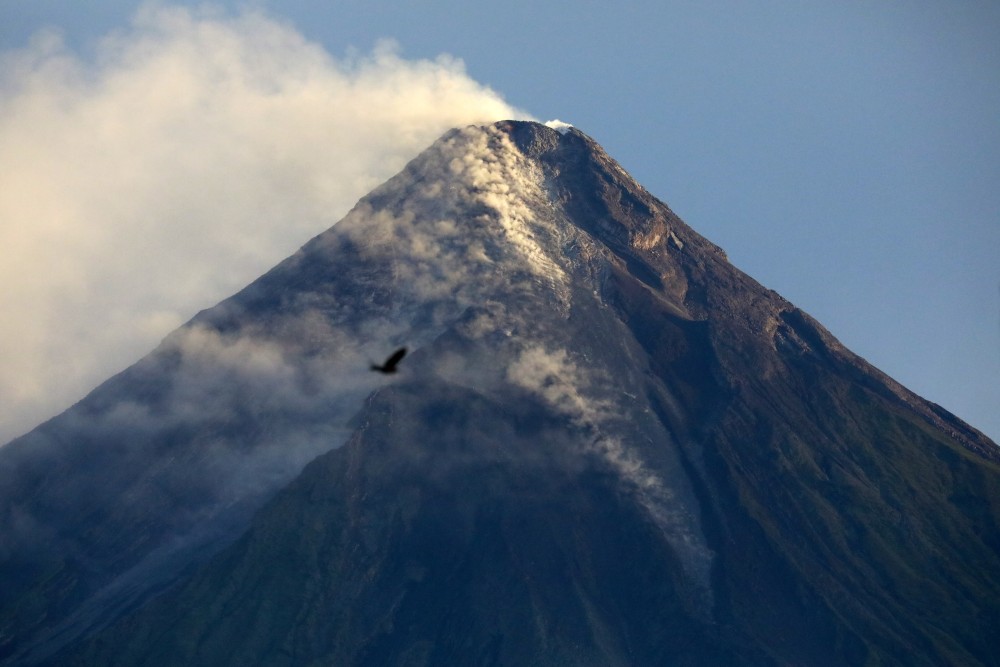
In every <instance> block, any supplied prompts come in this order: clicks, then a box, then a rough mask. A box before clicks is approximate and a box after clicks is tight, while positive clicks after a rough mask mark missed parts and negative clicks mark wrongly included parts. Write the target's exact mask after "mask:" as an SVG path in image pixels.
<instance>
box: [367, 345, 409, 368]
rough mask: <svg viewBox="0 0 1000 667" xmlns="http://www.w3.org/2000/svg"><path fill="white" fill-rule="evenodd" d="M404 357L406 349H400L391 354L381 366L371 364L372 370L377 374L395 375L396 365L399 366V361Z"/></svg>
mask: <svg viewBox="0 0 1000 667" xmlns="http://www.w3.org/2000/svg"><path fill="white" fill-rule="evenodd" d="M405 356H406V348H405V347H401V348H399V349H398V350H396V351H395V352H393V353H392V354H390V355H389V358H388V359H386V360H385V361H384V362H382V365H381V366H379V365H378V364H372V370H373V371H378V372H379V373H395V372H396V365H397V364H399V362H400V360H401V359H402V358H403V357H405Z"/></svg>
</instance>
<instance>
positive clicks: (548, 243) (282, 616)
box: [0, 121, 1000, 665]
mask: <svg viewBox="0 0 1000 667" xmlns="http://www.w3.org/2000/svg"><path fill="white" fill-rule="evenodd" d="M403 346H406V347H407V349H408V350H409V353H408V354H407V355H406V357H405V358H403V359H402V360H401V361H399V363H398V367H396V366H395V365H394V366H393V370H395V371H396V372H395V373H393V374H391V375H387V374H384V373H373V372H372V371H371V370H370V366H371V365H373V364H374V363H376V362H378V361H380V360H382V359H385V358H386V355H388V354H390V352H391V351H392V350H394V349H398V348H402V347H403ZM0 522H2V523H0V582H2V586H0V661H2V664H7V665H35V664H58V665H117V664H121V665H248V664H261V665H312V664H336V665H528V664H530V665H722V664H725V665H941V664H954V665H959V664H961V665H997V664H1000V650H998V648H1000V639H998V635H997V632H998V630H997V629H998V628H1000V450H998V449H997V446H996V445H995V444H994V443H993V442H991V441H990V440H988V439H987V438H986V437H985V436H984V435H982V434H981V433H979V432H978V431H976V430H975V429H974V428H972V427H970V426H968V425H967V424H965V423H963V422H962V421H960V420H959V419H957V418H956V417H954V416H953V415H951V414H949V413H948V412H947V411H946V410H944V409H942V408H941V407H939V406H937V405H934V404H932V403H930V402H928V401H926V400H923V399H922V398H920V397H918V396H916V395H914V394H913V393H912V392H910V391H908V390H907V389H905V388H904V387H902V386H900V385H899V384H898V383H897V382H895V381H893V380H892V379H891V378H889V377H887V376H886V375H885V374H883V373H881V372H879V371H878V370H877V369H875V368H873V367H872V366H871V365H869V364H868V363H867V362H865V361H864V360H863V359H861V358H859V357H858V356H857V355H855V354H853V353H851V352H850V351H849V350H847V349H845V348H844V346H843V345H841V344H840V343H839V342H838V341H837V340H836V339H835V338H834V337H833V336H832V335H831V334H830V333H829V332H827V331H826V330H825V329H824V328H823V327H822V326H821V325H820V324H819V323H817V322H816V321H815V320H813V319H812V318H811V317H810V316H809V315H807V314H806V313H804V312H802V311H801V310H799V309H798V308H796V307H795V306H793V305H792V304H790V303H789V302H787V301H786V300H785V299H783V298H782V297H781V296H779V295H778V294H776V293H774V292H773V291H770V290H768V289H766V288H764V287H762V286H761V285H759V284H758V283H756V282H755V281H754V280H753V279H751V278H750V277H748V276H747V275H745V274H743V273H742V272H740V271H739V270H738V269H736V268H735V267H733V266H732V265H731V264H730V263H729V262H728V261H727V259H726V256H725V254H724V253H723V252H722V250H720V249H719V248H718V247H716V246H714V245H713V244H712V243H710V242H709V241H707V240H706V239H704V238H702V237H701V236H699V235H698V234H697V233H696V232H694V231H693V230H692V229H691V228H690V227H688V226H687V225H686V224H684V223H683V222H682V221H681V220H680V219H679V218H678V217H677V216H676V215H675V214H674V213H673V212H672V211H671V210H670V209H669V208H668V207H667V206H666V205H665V204H664V203H663V202H661V201H659V200H658V199H656V198H655V197H653V196H652V195H650V194H649V193H648V192H647V191H646V190H644V189H643V188H642V187H641V186H640V185H638V184H637V183H636V182H635V181H634V180H633V179H632V178H631V177H629V176H628V174H627V173H626V172H625V171H624V170H623V169H622V168H621V167H620V166H619V165H618V164H617V163H616V162H615V161H614V160H612V159H611V158H610V157H608V155H606V154H605V152H604V151H603V150H602V149H601V148H600V147H599V146H598V145H597V144H596V143H595V142H594V141H593V140H591V139H590V138H589V137H587V136H586V135H585V134H583V133H582V132H579V131H578V130H576V129H567V128H561V129H560V130H559V131H557V130H555V129H552V128H549V127H546V126H544V125H540V124H536V123H530V122H513V121H505V122H501V123H497V124H495V125H491V126H486V127H469V128H465V129H458V130H453V131H451V132H449V133H447V134H446V135H444V136H443V137H442V138H441V139H439V140H438V141H437V142H436V143H434V144H433V145H432V146H431V147H429V148H428V149H427V150H426V151H425V152H423V153H422V154H421V155H419V156H418V157H417V158H415V159H414V160H413V161H412V162H411V163H410V164H409V165H408V166H407V167H406V168H405V169H404V170H403V171H402V172H401V173H400V174H398V175H397V176H395V177H394V178H392V179H391V180H389V181H388V182H386V183H385V184H384V185H382V186H380V187H379V188H377V189H376V190H374V191H373V192H372V193H371V194H369V195H368V196H366V197H365V198H363V199H362V200H361V201H360V202H359V203H358V204H357V206H356V207H355V208H354V209H353V210H352V211H351V212H350V213H349V214H348V215H347V216H346V217H345V218H344V219H343V220H342V221H341V222H339V223H338V224H337V225H335V226H334V227H332V228H331V229H330V230H328V231H326V232H324V233H322V234H320V235H319V236H317V237H316V238H314V239H313V240H312V241H310V242H309V243H307V244H306V245H305V246H304V247H303V248H302V249H301V250H300V251H299V252H297V253H296V254H295V255H293V256H292V257H290V258H288V259H287V260H285V261H284V262H282V263H281V264H279V265H278V266H277V267H275V268H274V269H273V270H271V271H270V272H268V273H267V274H265V275H264V276H262V277H261V278H260V279H258V280H257V281H255V282H254V283H252V284H251V285H249V286H248V287H247V288H245V289H244V290H242V291H241V292H239V293H238V294H236V295H235V296H233V297H231V298H230V299H227V300H226V301H223V302H222V303H220V304H219V305H217V306H215V307H213V308H211V309H208V310H206V311H203V312H202V313H200V314H198V315H197V316H196V317H195V318H194V319H193V320H192V321H191V322H189V323H188V324H187V325H185V326H184V327H182V328H181V329H179V330H178V331H176V332H174V333H173V334H171V335H170V336H168V337H167V338H166V339H165V340H164V341H163V343H162V344H161V345H160V346H159V347H158V348H157V349H156V350H155V351H153V352H152V353H151V354H150V355H149V356H148V357H146V358H144V359H142V360H141V361H139V362H138V363H137V364H136V365H134V366H132V367H131V368H129V369H127V370H126V371H124V372H123V373H121V374H120V375H118V376H116V377H114V378H112V379H111V380H109V381H108V382H106V383H105V384H103V385H102V386H100V387H98V388H97V389H96V390H94V391H93V392H92V393H91V394H90V395H89V396H87V397H86V398H85V399H83V400H82V401H81V402H80V403H78V404H77V405H75V406H74V407H73V408H71V409H70V410H68V411H67V412H65V413H63V414H62V415H59V416H57V417H55V418H54V419H52V420H50V421H48V422H47V423H45V424H43V425H41V426H39V427H38V428H37V429H35V430H34V431H32V432H31V433H29V434H27V435H26V436H24V437H22V438H20V439H18V440H16V441H14V442H12V443H11V444H9V445H7V446H5V447H3V448H2V449H0Z"/></svg>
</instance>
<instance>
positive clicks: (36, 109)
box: [0, 7, 525, 442]
mask: <svg viewBox="0 0 1000 667" xmlns="http://www.w3.org/2000/svg"><path fill="white" fill-rule="evenodd" d="M509 117H525V114H524V113H523V112H520V111H518V110H516V109H514V108H512V107H510V106H509V105H508V104H506V103H505V102H504V101H503V100H502V99H501V98H500V96H499V95H497V94H496V93H495V92H493V91H491V90H490V89H488V88H486V87H484V86H482V85H480V84H478V83H476V82H475V81H473V80H472V79H470V78H469V77H468V75H467V74H466V73H465V71H464V69H463V65H462V63H461V62H460V61H458V60H456V59H453V58H450V57H447V56H442V57H440V58H438V59H436V60H433V61H427V60H421V61H409V60H405V59H403V58H402V57H401V56H400V55H399V54H398V53H397V51H396V50H395V49H394V48H393V46H392V45H391V44H381V45H378V46H376V47H375V49H374V50H373V52H372V53H370V54H368V55H363V56H351V57H347V58H342V59H337V58H334V57H333V56H331V55H330V54H328V53H326V52H325V51H324V50H323V49H322V48H321V47H320V46H318V45H316V44H314V43H310V42H309V41H308V40H306V39H305V38H304V37H302V35H300V34H299V33H298V32H296V30H294V29H293V28H292V27H291V26H288V25H285V24H282V23H280V22H277V21H275V20H274V19H272V18H270V17H268V16H266V15H264V14H261V13H257V12H247V13H244V14H241V15H239V16H229V15H223V14H218V13H211V12H209V11H201V12H192V11H191V10H188V9H181V8H171V7H166V8H163V7H160V8H147V9H144V10H141V11H140V12H139V13H138V14H137V15H136V17H135V18H134V20H133V22H132V25H131V26H129V27H128V29H126V30H123V31H121V32H117V33H115V34H112V35H109V36H107V37H106V38H105V39H104V40H103V41H102V42H101V43H100V44H99V45H98V47H97V49H96V51H95V54H94V55H93V57H88V58H83V57H81V56H80V55H78V54H75V53H73V52H71V51H69V50H68V49H67V48H66V47H65V46H64V45H63V44H62V43H61V42H60V40H59V39H58V37H57V36H55V35H53V34H39V35H37V36H36V38H35V40H34V41H33V43H32V44H31V45H30V46H29V47H27V48H26V49H24V50H21V51H17V52H11V53H6V54H3V55H2V60H0V174H2V181H3V183H2V187H0V280H2V281H3V284H4V289H3V290H2V291H0V349H2V350H3V359H4V363H3V364H2V365H0V442H5V441H6V440H8V439H9V438H10V437H12V436H14V435H17V434H18V433H20V432H23V431H24V430H27V429H28V428H30V427H32V426H33V425H34V424H35V423H37V422H38V421H40V420H41V419H44V418H45V417H47V416H49V415H51V414H54V413H56V412H58V411H59V410H61V409H62V408H64V407H66V406H67V405H68V404H69V403H71V402H72V401H74V400H75V399H77V398H79V397H81V396H82V395H83V394H84V393H85V392H86V391H87V390H88V389H89V388H91V387H93V386H94V385H95V384H96V383H97V382H99V381H100V380H102V379H104V378H105V377H107V376H108V375H110V374H112V373H113V372H115V371H117V370H120V369H121V368H123V367H125V366H127V365H128V364H129V363H131V362H132V361H134V360H135V359H137V358H138V357H140V356H141V355H142V354H144V353H145V352H146V351H148V350H149V349H151V348H152V347H153V346H154V345H155V344H156V342H157V341H158V340H159V339H160V338H161V337H162V336H163V335H165V334H166V333H167V332H169V331H170V330H171V329H173V328H174V327H176V326H177V325H179V324H180V323H181V322H183V321H184V320H186V319H187V318H188V317H189V316H190V315H192V314H193V313H194V312H195V311H197V310H198V309H200V308H202V307H206V306H209V305H211V304H213V303H214V302H216V301H218V300H219V299H221V298H223V297H225V296H227V295H228V294H230V293H232V292H233V291H235V290H236V289H238V288H239V287H241V286H242V285H243V284H246V283H247V282H249V281H250V280H251V279H253V278H254V277H256V276H257V275H259V274H260V273H262V272H263V271H265V270H266V269H268V268H269V267H270V266H271V265H273V264H275V263H276V262H277V261H278V260H280V259H281V258H283V257H284V256H286V255H288V254H290V253H291V252H292V251H293V250H294V249H295V248H297V247H298V246H299V245H301V244H302V243H303V242H304V241H305V240H307V239H308V238H309V237H311V236H313V235H314V234H316V233H318V232H320V231H322V230H323V229H325V228H327V227H329V226H330V225H331V224H333V223H334V222H336V221H337V220H338V219H339V218H340V217H341V216H342V215H343V214H344V213H346V211H347V210H348V208H349V207H350V206H351V205H352V204H353V203H354V202H355V201H356V200H357V199H358V198H359V197H360V196H361V195H363V194H365V193H366V192H367V191H368V190H370V189H371V188H372V187H373V186H375V185H377V184H378V183H379V182H381V181H382V180H384V179H385V178H387V177H388V176H390V175H392V174H393V173H395V172H396V171H398V170H399V169H400V168H401V167H402V166H403V165H404V164H405V163H406V161H407V160H409V159H410V158H412V157H413V156H414V155H415V154H416V153H417V152H418V151H420V150H421V149H422V148H424V147H426V146H427V145H428V144H430V143H431V142H432V141H433V140H434V139H436V138H437V137H438V136H439V135H440V134H441V133H443V132H444V131H446V130H447V129H448V128H450V127H454V126H462V125H466V124H470V123H481V122H488V121H492V120H497V119H501V118H509Z"/></svg>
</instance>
